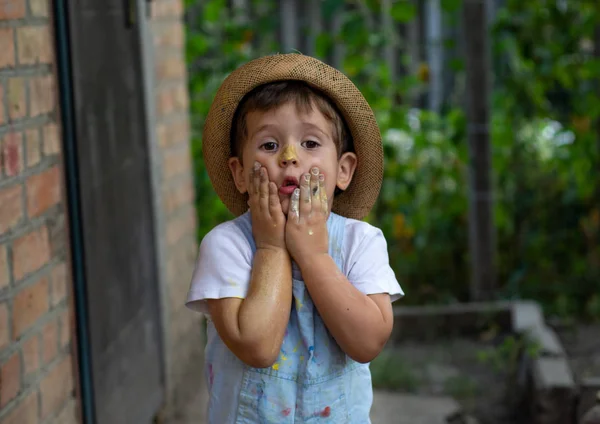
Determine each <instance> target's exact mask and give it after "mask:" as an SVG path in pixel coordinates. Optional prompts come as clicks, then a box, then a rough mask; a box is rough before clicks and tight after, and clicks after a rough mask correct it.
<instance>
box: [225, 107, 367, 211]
mask: <svg viewBox="0 0 600 424" xmlns="http://www.w3.org/2000/svg"><path fill="white" fill-rule="evenodd" d="M246 128H247V135H248V136H247V139H246V140H245V141H244V143H243V150H242V152H241V153H242V161H240V160H239V159H238V158H235V157H234V158H231V159H230V160H229V167H230V169H231V172H232V174H233V178H234V180H235V184H236V186H237V188H238V190H239V191H240V192H241V193H246V192H247V191H248V187H249V185H250V184H251V179H250V178H251V177H250V174H251V172H252V167H253V165H254V163H255V162H259V163H260V164H261V165H262V166H264V167H265V168H266V169H267V172H268V176H269V180H270V181H273V182H274V183H275V184H276V185H277V189H278V191H279V200H280V201H281V207H282V210H283V213H284V214H286V215H287V213H288V210H289V207H290V198H291V195H292V193H293V191H294V189H295V188H297V187H298V186H299V183H300V179H301V177H302V175H304V174H307V173H310V170H311V169H312V168H313V167H317V168H319V172H320V173H321V174H323V175H324V176H325V190H326V192H327V198H328V199H329V210H331V207H332V205H333V194H334V191H335V188H336V187H339V188H340V189H342V190H345V189H346V188H347V187H348V185H349V184H350V181H352V176H353V175H354V170H355V169H356V163H357V158H356V155H355V154H354V153H350V152H348V153H344V154H343V155H342V156H341V157H339V158H338V153H337V149H336V144H335V142H334V140H333V125H332V123H331V122H330V121H328V120H327V119H326V118H325V116H323V114H322V113H321V112H319V110H318V109H317V108H316V107H313V108H312V109H311V111H310V112H309V113H306V114H301V113H299V112H298V111H297V109H296V106H295V105H294V104H293V103H287V104H284V105H282V106H280V107H278V108H276V109H273V110H270V111H268V112H260V111H253V112H250V113H248V115H247V116H246Z"/></svg>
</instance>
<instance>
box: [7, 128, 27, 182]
mask: <svg viewBox="0 0 600 424" xmlns="http://www.w3.org/2000/svg"><path fill="white" fill-rule="evenodd" d="M2 159H3V164H4V172H5V173H6V175H7V176H8V177H14V176H16V175H18V174H19V173H20V172H21V170H22V169H23V135H22V134H20V133H15V132H10V133H8V134H6V136H5V137H4V142H3V144H2Z"/></svg>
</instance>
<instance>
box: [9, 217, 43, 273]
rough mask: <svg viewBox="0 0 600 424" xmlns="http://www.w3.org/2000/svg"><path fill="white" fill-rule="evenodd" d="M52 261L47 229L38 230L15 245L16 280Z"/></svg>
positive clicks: (14, 266) (14, 270)
mask: <svg viewBox="0 0 600 424" xmlns="http://www.w3.org/2000/svg"><path fill="white" fill-rule="evenodd" d="M49 260H50V243H49V240H48V230H47V228H46V227H42V228H40V229H37V230H35V231H33V232H31V233H29V234H26V235H25V236H23V237H21V238H20V239H18V240H16V241H15V242H14V244H13V272H14V277H15V280H20V279H22V278H23V277H24V276H25V275H27V274H29V273H31V272H34V271H37V270H38V269H40V268H41V267H42V266H43V265H44V264H45V263H46V262H48V261H49Z"/></svg>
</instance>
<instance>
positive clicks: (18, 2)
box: [0, 0, 25, 21]
mask: <svg viewBox="0 0 600 424" xmlns="http://www.w3.org/2000/svg"><path fill="white" fill-rule="evenodd" d="M24 17H25V0H8V1H4V0H3V1H0V21H2V20H9V19H21V18H24Z"/></svg>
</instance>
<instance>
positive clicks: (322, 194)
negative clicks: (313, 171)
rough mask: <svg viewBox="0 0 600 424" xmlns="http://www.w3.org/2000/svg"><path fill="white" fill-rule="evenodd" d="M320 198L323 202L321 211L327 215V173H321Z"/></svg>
mask: <svg viewBox="0 0 600 424" xmlns="http://www.w3.org/2000/svg"><path fill="white" fill-rule="evenodd" d="M319 199H320V202H321V211H323V213H324V214H325V215H327V213H328V212H329V199H328V198H327V192H326V191H325V175H323V174H320V175H319Z"/></svg>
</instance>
